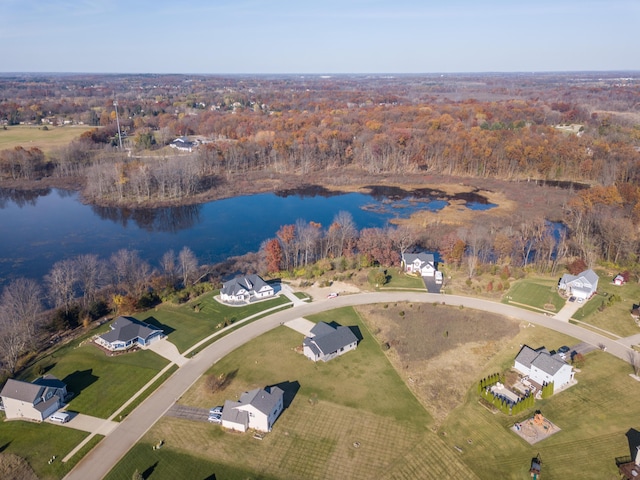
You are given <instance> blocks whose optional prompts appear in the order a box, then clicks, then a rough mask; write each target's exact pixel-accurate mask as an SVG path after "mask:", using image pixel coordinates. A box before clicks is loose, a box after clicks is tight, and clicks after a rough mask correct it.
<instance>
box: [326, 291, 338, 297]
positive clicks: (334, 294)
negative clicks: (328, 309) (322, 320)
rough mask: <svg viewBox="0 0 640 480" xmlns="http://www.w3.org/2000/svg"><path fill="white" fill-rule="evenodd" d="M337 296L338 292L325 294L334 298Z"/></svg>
mask: <svg viewBox="0 0 640 480" xmlns="http://www.w3.org/2000/svg"><path fill="white" fill-rule="evenodd" d="M337 296H338V292H331V293H330V294H329V295H327V298H336V297H337Z"/></svg>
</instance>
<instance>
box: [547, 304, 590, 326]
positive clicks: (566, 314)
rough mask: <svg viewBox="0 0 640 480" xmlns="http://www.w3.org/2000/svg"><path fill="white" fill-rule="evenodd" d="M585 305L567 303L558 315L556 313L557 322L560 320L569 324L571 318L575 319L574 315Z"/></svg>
mask: <svg viewBox="0 0 640 480" xmlns="http://www.w3.org/2000/svg"><path fill="white" fill-rule="evenodd" d="M583 305H584V302H583V303H578V302H575V301H574V302H569V301H567V302H566V303H565V304H564V307H562V308H561V309H560V311H559V312H558V313H556V314H555V315H554V316H553V318H555V319H556V320H560V321H562V322H568V321H569V320H570V319H571V317H573V314H574V313H576V312H577V311H578V310H579V309H580V307H582V306H583Z"/></svg>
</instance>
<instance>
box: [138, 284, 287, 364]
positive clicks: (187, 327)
mask: <svg viewBox="0 0 640 480" xmlns="http://www.w3.org/2000/svg"><path fill="white" fill-rule="evenodd" d="M218 293H219V292H217V291H216V292H208V293H205V294H204V295H201V296H200V297H198V298H197V299H195V300H192V301H191V302H188V303H185V304H183V305H172V304H169V303H163V304H161V305H158V306H157V307H156V308H154V309H153V310H148V311H147V312H143V313H140V314H136V315H134V316H135V317H136V318H137V319H138V320H142V321H143V322H147V323H150V324H152V325H155V326H158V327H161V328H163V329H164V330H165V333H168V336H167V339H168V340H169V341H170V342H171V343H173V344H174V345H175V346H176V347H177V348H178V350H179V351H180V352H181V353H182V352H184V351H185V350H187V349H188V348H189V347H191V346H193V345H195V344H196V343H198V342H199V341H200V340H203V339H205V338H207V337H208V336H209V335H211V334H212V333H215V332H216V330H219V328H221V326H223V325H224V322H225V320H229V321H230V322H232V323H235V322H237V321H239V320H242V319H244V318H247V317H249V316H251V315H255V314H256V313H260V312H262V311H264V310H267V309H269V308H273V307H277V306H280V305H285V304H287V303H289V299H288V298H287V297H285V296H284V295H281V296H278V297H276V298H273V299H271V300H265V301H264V302H258V303H254V304H251V305H247V306H245V307H229V306H227V305H223V304H221V303H220V302H218V301H217V300H216V299H215V298H213V297H214V295H217V294H218ZM196 306H197V307H198V311H196ZM166 327H168V328H166Z"/></svg>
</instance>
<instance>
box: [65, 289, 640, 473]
mask: <svg viewBox="0 0 640 480" xmlns="http://www.w3.org/2000/svg"><path fill="white" fill-rule="evenodd" d="M403 301H407V302H415V303H417V302H425V303H434V302H437V303H445V304H447V305H454V306H460V305H462V306H463V307H464V308H473V309H477V310H484V311H487V312H493V313H497V314H500V315H505V316H507V317H511V318H514V319H518V320H523V321H527V322H531V323H532V324H535V325H541V326H544V327H547V328H550V329H553V330H556V331H558V332H561V333H564V334H566V335H570V336H572V337H574V338H576V339H578V340H580V341H582V342H586V343H589V344H591V345H595V346H599V345H604V346H606V348H607V352H608V353H610V354H611V355H614V356H616V357H618V358H620V359H622V360H624V361H626V362H629V360H630V355H632V354H633V351H632V350H631V349H630V348H628V347H626V346H625V345H623V344H622V343H619V342H617V341H614V340H611V339H609V338H607V337H604V336H602V335H599V334H597V333H595V332H592V331H590V330H585V329H583V328H581V327H579V326H577V325H573V324H570V323H568V322H563V321H560V320H557V319H554V318H552V317H548V316H545V315H542V314H539V313H535V312H531V311H528V310H523V309H520V308H518V307H513V306H510V305H506V304H502V303H497V302H492V301H488V300H482V299H479V298H470V297H460V296H457V295H442V294H430V293H423V292H376V293H360V294H354V295H344V296H340V297H337V298H333V299H323V300H319V301H315V302H312V303H305V304H302V305H297V306H295V307H294V308H290V309H287V310H283V311H280V312H277V313H274V314H273V315H269V316H267V317H265V318H262V319H260V320H256V321H255V322H253V323H250V324H248V325H246V326H245V327H242V328H240V329H238V330H236V331H234V332H233V333H231V334H229V335H227V336H225V337H223V338H221V339H219V340H217V341H216V342H214V343H213V344H211V345H210V346H209V347H207V348H206V349H204V350H203V351H201V352H200V353H198V354H197V355H196V356H195V357H193V358H192V359H190V360H189V361H188V362H186V363H185V364H184V365H183V366H182V367H181V368H180V369H179V370H178V371H176V373H174V374H173V375H172V376H171V377H170V378H169V379H168V380H167V381H166V382H165V383H164V384H163V385H162V386H161V387H160V388H158V389H157V390H156V391H155V392H154V393H153V394H151V395H150V396H149V397H148V398H147V399H146V400H145V401H144V402H143V403H142V404H141V405H140V406H139V407H138V408H136V409H135V410H134V411H133V412H131V413H130V414H129V415H128V416H127V417H126V418H125V420H124V421H122V422H121V423H120V424H119V425H118V426H117V427H116V428H115V429H114V430H113V431H112V433H111V434H110V435H108V436H106V437H105V438H104V439H103V440H102V441H101V442H100V443H99V444H98V445H97V446H96V447H95V448H94V449H93V450H92V451H91V452H90V453H89V454H88V455H86V456H85V457H84V458H83V459H82V460H81V461H80V462H79V463H78V464H77V465H76V466H75V468H74V469H73V470H72V471H71V472H69V474H67V476H66V477H65V479H66V480H87V479H101V478H103V477H104V476H105V475H106V474H107V473H109V471H110V470H111V469H112V468H113V467H114V466H115V465H116V463H117V462H118V461H119V460H120V459H121V458H122V457H123V456H124V455H125V454H126V453H127V451H129V449H130V448H131V447H133V445H134V444H135V443H136V442H137V441H138V440H139V439H140V438H141V437H142V436H143V435H144V434H145V433H146V432H147V431H148V430H149V429H150V428H151V427H152V426H153V424H154V423H155V422H156V421H157V420H158V419H159V418H160V417H162V416H163V415H164V414H165V413H166V412H167V411H168V410H169V409H170V408H171V406H172V405H173V404H174V403H175V402H176V401H177V400H178V399H179V398H180V396H181V395H182V394H183V393H184V392H186V391H187V390H188V389H189V388H190V387H191V385H193V384H194V383H195V381H196V380H198V378H200V376H202V375H203V374H204V372H206V371H207V369H209V367H211V365H212V364H214V363H215V362H217V361H219V360H220V359H221V358H223V357H224V356H225V355H227V354H229V353H231V352H232V351H233V350H235V349H236V348H238V347H240V346H242V345H244V344H245V343H247V342H249V341H250V340H252V339H254V338H256V337H258V336H260V335H262V334H263V333H265V332H268V331H269V330H272V329H273V328H275V327H277V326H279V325H281V324H283V323H284V322H288V321H290V320H293V319H294V318H298V317H304V316H306V315H312V314H314V313H320V312H323V311H326V310H331V309H334V308H338V307H345V306H354V305H366V304H372V303H391V302H403ZM469 334H470V335H471V336H472V335H473V332H469Z"/></svg>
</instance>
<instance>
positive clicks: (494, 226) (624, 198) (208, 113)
mask: <svg viewBox="0 0 640 480" xmlns="http://www.w3.org/2000/svg"><path fill="white" fill-rule="evenodd" d="M20 125H33V126H38V128H42V129H45V128H52V129H53V128H67V127H68V126H69V125H85V126H89V127H91V128H90V129H88V130H87V131H86V132H85V133H84V134H82V135H81V136H80V138H78V139H77V140H74V141H73V142H71V143H70V144H69V145H66V146H64V147H62V148H57V149H53V150H51V151H47V152H44V151H42V150H41V149H39V148H36V147H29V146H28V145H26V146H17V147H15V148H11V149H6V150H0V187H2V186H10V187H12V188H13V189H14V191H15V189H16V188H24V189H28V188H43V185H44V186H46V185H48V184H49V185H55V182H56V181H61V180H65V181H66V180H71V181H73V182H74V183H75V184H77V185H80V186H81V188H82V194H83V197H84V199H85V200H86V201H88V202H90V203H93V204H96V205H100V206H101V207H99V208H107V209H108V208H109V207H112V206H115V205H128V206H131V205H148V206H153V205H168V204H177V205H189V204H194V203H198V202H201V201H203V199H206V198H216V197H220V196H228V195H233V194H238V193H251V191H252V189H258V188H267V187H264V186H263V187H259V185H267V186H269V187H268V188H271V186H273V185H285V186H295V185H302V184H308V183H311V182H309V178H317V179H319V180H318V182H321V183H323V185H324V186H328V185H330V184H331V185H335V186H341V185H348V184H349V183H354V184H356V183H357V182H358V181H359V179H362V178H365V177H366V178H367V181H369V182H373V183H372V184H375V181H376V179H379V182H380V183H385V182H386V181H387V179H388V178H390V177H392V178H394V179H395V181H397V182H398V183H402V182H403V181H404V182H406V183H407V184H410V183H413V184H414V186H415V185H416V184H420V181H421V178H425V177H426V176H427V175H428V176H433V175H439V176H456V177H460V178H465V179H467V180H468V181H469V182H470V183H473V182H474V179H475V180H477V181H480V180H492V181H500V182H504V184H505V185H506V184H509V183H514V182H522V181H526V180H543V181H545V182H549V181H571V182H580V183H581V184H582V186H583V187H586V188H576V189H575V190H571V191H567V192H566V194H565V196H564V197H563V198H564V199H563V200H562V203H561V204H560V205H554V208H555V214H554V218H549V215H548V214H547V211H546V210H545V209H544V208H538V209H536V205H529V208H531V209H532V211H533V212H534V213H530V212H525V211H524V210H522V211H521V212H520V213H515V214H513V215H511V216H510V217H509V218H500V219H489V220H488V219H487V217H478V219H477V221H475V222H474V221H471V222H469V223H468V224H466V225H459V224H446V223H439V222H436V223H434V224H433V225H429V228H424V225H423V226H415V225H414V226H410V225H402V226H397V227H390V228H387V229H364V230H361V231H358V230H357V229H356V227H355V225H354V224H353V221H352V219H351V218H350V216H349V215H348V214H346V213H344V212H340V213H339V214H337V215H336V217H335V219H334V221H333V223H332V224H331V225H324V226H323V225H319V224H315V223H314V222H312V221H302V220H301V221H298V222H297V223H295V224H291V225H283V226H282V228H281V229H280V230H279V232H278V234H277V236H276V237H275V238H272V239H266V240H265V242H264V244H263V246H262V248H261V251H260V252H258V253H255V254H253V255H255V258H252V261H251V262H246V263H245V264H242V261H236V263H234V264H233V265H232V266H228V268H227V271H237V270H242V269H245V270H247V269H253V270H256V271H258V273H263V274H272V275H274V276H283V275H296V276H303V277H308V278H313V277H314V276H317V275H320V274H322V273H323V272H326V271H331V270H334V271H336V272H342V271H345V270H347V269H350V268H351V269H353V268H359V267H363V266H376V265H379V266H381V267H388V266H392V265H397V264H398V262H399V259H400V254H401V252H403V251H406V250H407V249H409V248H412V247H420V248H428V249H433V250H437V251H438V252H439V253H440V255H441V258H442V259H443V260H444V261H445V262H446V263H448V264H449V265H451V267H452V268H458V269H460V270H461V271H462V272H464V274H465V275H467V276H468V277H469V278H471V277H473V276H474V275H475V274H476V272H477V271H478V269H480V268H483V267H485V266H490V267H491V268H495V269H500V271H502V272H506V273H505V276H506V278H507V279H508V278H509V273H510V272H512V271H513V270H514V269H520V270H527V269H533V270H535V271H538V272H540V273H554V274H555V273H557V272H558V271H559V269H560V267H561V266H562V265H567V264H568V265H573V266H574V267H576V268H577V267H580V266H585V267H586V266H595V265H596V264H597V263H598V262H608V263H609V264H611V265H616V266H619V267H620V268H621V269H624V270H628V271H629V272H632V273H633V274H635V275H636V278H640V263H639V262H638V256H639V255H640V235H639V232H638V225H639V224H640V188H639V186H638V185H639V183H640V75H639V74H637V73H633V74H632V73H602V72H599V73H567V74H535V75H525V74H500V75H499V74H494V75H471V74H469V75H447V76H440V75H438V76H426V75H424V76H418V75H406V76H333V77H319V76H305V77H302V76H297V77H294V76H236V77H220V76H187V75H56V76H53V75H52V76H44V75H15V76H9V75H4V76H0V126H1V127H0V128H2V130H0V135H2V134H3V131H11V129H12V128H18V126H20ZM178 137H186V138H187V139H188V141H189V142H192V143H193V145H194V148H193V149H192V151H191V152H182V151H178V149H174V148H170V145H171V143H172V142H173V141H174V140H175V139H176V138H178ZM248 178H250V179H252V180H256V181H251V182H249V181H247V179H248ZM36 180H37V182H34V181H36ZM258 180H265V181H264V182H262V183H261V182H260V181H258ZM572 185H573V184H572ZM519 188H520V187H519ZM519 191H520V193H519V194H516V195H515V197H516V198H515V200H519V198H518V195H522V196H523V197H524V196H525V195H530V190H525V187H522V188H520V190H519ZM14 196H15V194H14ZM28 198H29V194H28V193H25V201H28ZM529 198H530V199H531V201H530V203H532V202H534V201H538V200H537V199H536V197H534V196H533V195H531V196H530V197H529ZM1 203H2V195H0V204H1ZM0 206H1V205H0ZM523 206H524V204H523ZM540 207H542V204H540ZM96 208H98V207H96ZM549 220H554V221H559V222H562V224H563V229H562V231H561V232H560V233H558V232H557V231H554V230H553V228H552V226H551V224H550V223H549ZM249 265H250V266H249ZM378 273H379V274H380V275H381V276H383V274H382V273H380V272H378ZM223 275H224V272H223V270H221V269H216V268H215V267H213V266H202V265H199V264H198V261H197V259H195V257H194V255H193V253H192V252H191V251H190V250H189V249H188V247H185V249H184V250H183V251H181V252H179V254H175V253H174V252H167V253H166V254H165V255H164V256H163V257H162V258H160V259H158V263H157V265H155V266H154V265H149V264H147V263H145V262H143V261H142V260H140V258H139V256H138V255H137V253H136V252H135V251H129V250H123V251H121V252H118V254H116V255H114V256H113V257H112V258H109V259H101V258H99V257H97V256H94V255H85V256H82V257H78V258H73V259H68V260H63V261H61V262H58V263H57V264H56V265H54V268H53V269H52V270H51V272H50V273H49V275H47V277H46V278H45V279H42V280H31V279H18V280H15V281H14V282H12V283H11V284H9V285H7V286H6V287H5V289H4V290H3V292H2V295H1V296H0V329H2V331H3V332H5V334H4V335H1V336H0V339H2V344H1V345H0V350H1V351H2V352H3V355H2V359H0V361H1V362H2V366H3V367H4V369H5V371H6V372H8V373H11V372H13V370H14V369H15V368H16V367H17V366H18V365H19V362H18V359H19V358H20V356H21V355H23V354H24V353H25V352H28V351H31V350H33V349H34V348H36V346H35V345H33V344H31V343H30V342H31V339H33V338H36V337H35V336H34V332H35V331H36V330H38V329H39V330H40V331H41V332H43V336H42V338H45V339H46V338H48V337H49V336H50V335H51V334H52V333H54V332H60V331H65V330H67V329H72V328H74V327H76V326H78V325H81V324H82V323H83V322H85V323H86V322H91V321H92V320H94V319H97V318H100V317H101V316H103V315H105V314H106V313H108V312H125V311H126V312H129V311H134V310H135V309H138V308H148V307H149V306H151V305H153V303H154V302H157V301H160V300H167V299H174V300H176V301H184V300H186V299H188V298H189V296H190V295H193V294H197V293H201V292H202V291H203V289H207V288H214V287H215V286H217V285H219V282H220V279H221V278H222V277H223ZM376 281H377V282H376V283H379V282H382V281H384V278H380V279H376ZM43 300H44V301H43ZM44 311H47V313H46V314H43V312H44ZM45 327H46V328H45Z"/></svg>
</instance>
